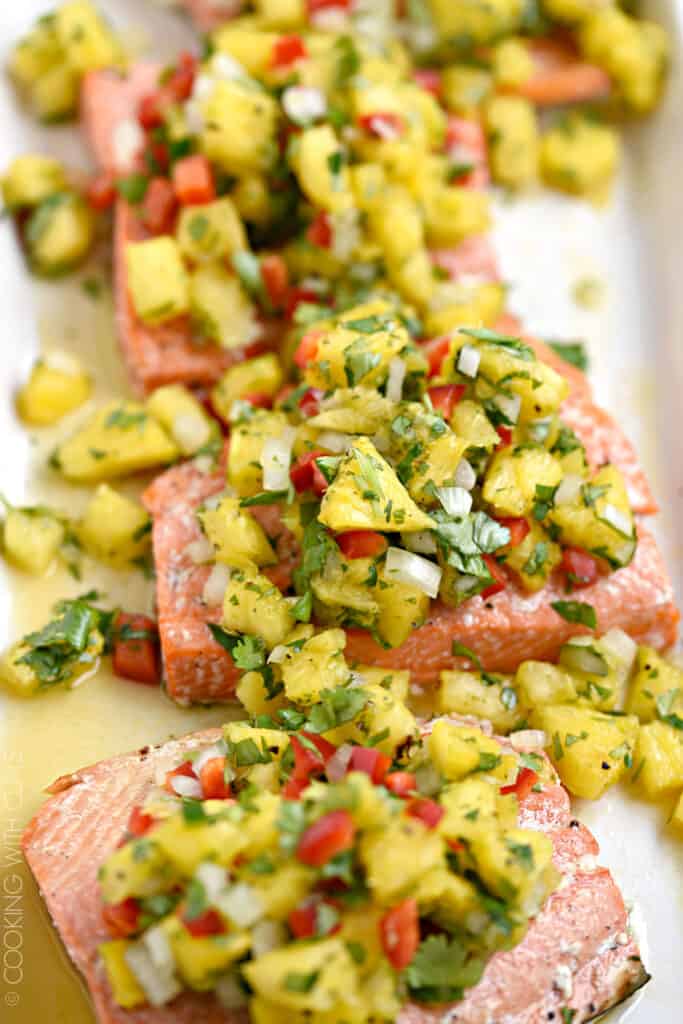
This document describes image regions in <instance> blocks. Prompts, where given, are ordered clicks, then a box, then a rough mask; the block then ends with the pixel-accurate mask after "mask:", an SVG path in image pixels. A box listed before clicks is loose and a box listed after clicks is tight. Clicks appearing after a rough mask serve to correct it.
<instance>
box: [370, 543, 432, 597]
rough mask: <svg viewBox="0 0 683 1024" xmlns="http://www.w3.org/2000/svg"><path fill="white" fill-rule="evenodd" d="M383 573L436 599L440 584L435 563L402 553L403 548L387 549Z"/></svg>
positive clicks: (407, 552)
mask: <svg viewBox="0 0 683 1024" xmlns="http://www.w3.org/2000/svg"><path fill="white" fill-rule="evenodd" d="M384 571H385V573H386V575H387V576H389V577H393V578H394V579H395V580H400V582H401V583H409V584H411V585H412V586H414V587H417V588H418V589H419V590H421V591H422V592H423V594H427V595H428V596H429V597H436V596H437V594H438V593H439V584H440V583H441V575H442V572H441V569H440V568H439V566H438V565H437V564H436V563H435V562H430V561H429V559H427V558H422V557H421V556H420V555H415V554H413V552H412V551H404V550H403V548H388V550H387V556H386V561H385V563H384Z"/></svg>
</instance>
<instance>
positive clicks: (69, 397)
mask: <svg viewBox="0 0 683 1024" xmlns="http://www.w3.org/2000/svg"><path fill="white" fill-rule="evenodd" d="M90 389H91V382H90V377H89V376H88V375H87V374H86V373H85V372H84V371H83V370H82V369H81V367H80V366H79V365H78V363H76V361H75V360H68V361H67V359H66V358H65V359H64V360H60V364H59V365H58V364H57V361H56V360H54V361H50V360H43V359H39V360H38V361H37V362H36V363H34V365H33V369H32V370H31V375H30V377H29V379H28V381H27V382H26V384H24V386H23V388H22V389H21V390H20V391H19V393H18V395H17V409H18V412H19V415H20V416H21V418H22V419H23V420H24V421H25V422H26V423H30V424H31V426H36V427H44V426H51V425H52V424H53V423H57V421H58V420H60V419H61V418H62V416H66V415H67V413H70V412H73V410H74V409H77V408H78V407H79V406H80V405H82V404H83V403H84V402H85V401H86V400H87V398H88V396H89V395H90Z"/></svg>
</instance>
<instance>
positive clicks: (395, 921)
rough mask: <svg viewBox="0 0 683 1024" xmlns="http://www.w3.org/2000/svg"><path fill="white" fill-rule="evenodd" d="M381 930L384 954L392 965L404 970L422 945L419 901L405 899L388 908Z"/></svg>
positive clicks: (380, 923) (382, 919) (381, 921)
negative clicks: (418, 911)
mask: <svg viewBox="0 0 683 1024" xmlns="http://www.w3.org/2000/svg"><path fill="white" fill-rule="evenodd" d="M379 932H380V939H381V942H382V949H383V950H384V955H385V956H386V958H387V960H388V961H389V963H390V964H391V966H392V967H394V968H396V970H397V971H402V970H403V969H404V967H407V966H408V964H409V963H410V962H411V960H412V959H413V957H414V956H415V953H416V951H417V947H418V946H419V945H420V921H419V917H418V913H417V901H416V900H413V899H410V900H404V901H403V902H402V903H398V904H397V905H396V906H395V907H392V908H391V910H388V911H387V912H386V914H385V915H384V916H383V917H382V918H381V920H380V922H379Z"/></svg>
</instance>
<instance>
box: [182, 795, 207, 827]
mask: <svg viewBox="0 0 683 1024" xmlns="http://www.w3.org/2000/svg"><path fill="white" fill-rule="evenodd" d="M182 814H183V821H184V822H185V823H186V824H187V825H203V824H204V822H205V821H206V820H207V817H206V811H205V810H204V807H203V806H202V804H201V803H200V801H199V800H190V799H188V798H187V797H183V802H182Z"/></svg>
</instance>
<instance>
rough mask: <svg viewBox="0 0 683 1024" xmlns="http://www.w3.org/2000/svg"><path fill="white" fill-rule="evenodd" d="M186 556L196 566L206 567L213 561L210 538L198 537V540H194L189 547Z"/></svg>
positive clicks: (186, 549)
mask: <svg viewBox="0 0 683 1024" xmlns="http://www.w3.org/2000/svg"><path fill="white" fill-rule="evenodd" d="M185 554H186V555H187V556H188V558H190V559H191V560H192V561H193V562H194V564H195V565H204V563H205V562H212V561H213V555H214V550H213V544H212V543H211V541H210V540H209V538H208V537H204V536H202V537H198V538H197V540H193V541H191V543H190V544H188V545H187V547H186V548H185Z"/></svg>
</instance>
